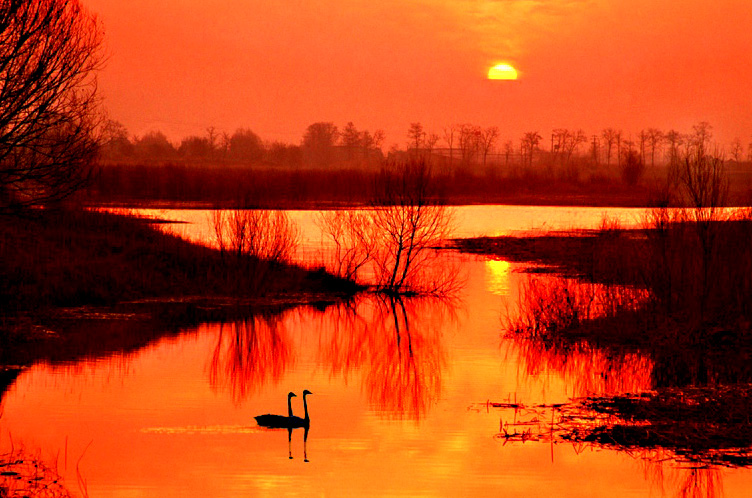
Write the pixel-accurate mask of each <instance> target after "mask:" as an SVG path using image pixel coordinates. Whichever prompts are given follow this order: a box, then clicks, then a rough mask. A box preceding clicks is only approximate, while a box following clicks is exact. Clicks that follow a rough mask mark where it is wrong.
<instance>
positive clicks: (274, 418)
mask: <svg viewBox="0 0 752 498" xmlns="http://www.w3.org/2000/svg"><path fill="white" fill-rule="evenodd" d="M306 392H307V391H305V392H304V393H303V404H305V393H306ZM293 397H297V395H296V394H295V393H293V392H291V393H288V394H287V416H284V415H273V414H270V413H267V414H266V415H258V416H256V417H253V418H255V419H256V423H257V424H258V425H260V426H262V427H270V428H273V429H284V428H289V427H303V426H302V425H291V424H292V421H293V419H296V420H303V419H301V418H300V417H296V416H294V415H293V414H292V398H293ZM307 419H308V409H307V408H306V420H307Z"/></svg>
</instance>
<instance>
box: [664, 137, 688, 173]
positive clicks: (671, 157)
mask: <svg viewBox="0 0 752 498" xmlns="http://www.w3.org/2000/svg"><path fill="white" fill-rule="evenodd" d="M664 139H665V141H666V143H668V162H669V164H670V165H675V164H676V163H677V162H678V160H679V147H681V145H682V143H683V142H684V137H683V135H682V134H681V133H679V132H678V131H676V130H669V131H667V132H666V134H665V135H664Z"/></svg>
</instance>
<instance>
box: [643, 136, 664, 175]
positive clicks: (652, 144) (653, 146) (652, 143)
mask: <svg viewBox="0 0 752 498" xmlns="http://www.w3.org/2000/svg"><path fill="white" fill-rule="evenodd" d="M665 140H666V137H665V135H664V134H663V132H662V131H661V130H658V129H656V128H648V130H647V145H648V147H649V148H650V167H651V168H652V167H653V166H655V152H656V150H658V151H660V148H661V145H662V144H663V142H664V141H665Z"/></svg>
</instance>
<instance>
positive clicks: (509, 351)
mask: <svg viewBox="0 0 752 498" xmlns="http://www.w3.org/2000/svg"><path fill="white" fill-rule="evenodd" d="M456 212H457V214H456V221H457V230H456V233H457V235H458V236H472V235H484V234H485V235H497V234H504V233H516V232H521V231H530V230H538V231H541V230H543V231H545V230H550V229H568V228H579V227H583V228H592V227H596V226H598V225H599V224H600V220H601V218H602V216H603V214H604V213H607V214H608V216H610V217H611V218H618V219H620V220H621V221H622V225H624V226H628V225H633V224H636V223H638V222H639V220H640V217H641V212H640V211H639V210H633V209H607V210H606V209H603V208H595V209H589V208H564V207H512V206H472V207H462V208H456ZM149 214H151V215H156V216H160V217H163V218H166V219H172V220H181V221H187V222H189V223H187V224H180V225H173V227H174V228H173V229H174V230H175V231H177V232H178V233H182V234H183V235H185V236H186V237H190V238H194V239H199V240H206V241H207V243H210V234H211V231H210V229H209V225H208V214H207V212H206V211H175V210H172V211H151V212H149ZM290 215H291V217H292V219H294V220H295V221H296V222H298V223H299V225H300V227H301V232H302V237H303V244H302V249H301V251H300V258H301V259H302V260H304V261H306V262H307V261H310V260H311V258H316V257H317V256H316V255H317V254H320V251H322V249H321V245H320V240H321V237H320V235H319V234H318V232H317V229H316V225H315V223H314V222H313V220H314V217H315V213H313V212H310V211H295V212H291V213H290ZM446 257H447V258H453V259H454V260H459V261H460V263H461V265H462V267H463V269H464V272H465V275H466V285H465V286H464V288H463V289H462V291H461V293H460V295H459V296H457V298H456V299H453V300H450V301H448V302H437V301H412V300H411V301H405V302H403V303H390V302H388V301H386V302H385V301H380V300H377V299H363V300H361V301H360V302H359V303H357V304H356V305H353V306H351V307H349V308H345V307H330V308H327V309H326V310H323V311H321V310H317V309H313V308H298V309H294V310H291V311H288V312H286V313H284V314H282V315H281V316H276V317H272V318H265V319H261V318H258V319H254V320H247V321H244V322H239V323H225V324H206V325H203V326H200V327H198V328H196V329H191V330H185V331H182V332H181V333H179V334H177V335H172V336H170V337H166V338H163V339H161V340H158V341H156V342H153V343H151V344H149V345H148V346H146V347H143V348H141V349H139V350H136V351H133V352H129V353H121V354H115V355H112V356H108V357H104V358H91V359H88V360H83V361H79V362H76V363H71V364H54V365H51V364H46V363H41V364H37V365H34V366H32V367H30V368H28V369H26V370H24V371H23V372H22V373H21V374H20V375H19V376H18V377H17V379H16V380H15V382H13V383H12V385H11V386H10V388H9V389H8V390H7V391H6V392H5V393H4V395H3V398H2V417H1V418H0V430H1V432H0V448H1V451H2V452H4V453H8V452H10V451H23V452H24V454H26V455H32V456H34V457H35V458H36V459H37V460H38V461H40V462H43V463H44V464H45V465H47V466H48V467H52V468H55V469H56V471H57V472H58V473H60V474H61V476H62V477H63V482H64V484H65V487H66V488H67V489H68V490H69V491H71V492H72V493H73V494H77V495H86V494H88V496H92V497H172V496H174V497H178V496H179V497H192V496H195V497H208V496H411V497H412V496H474V497H475V496H524V497H526V498H530V497H536V496H540V497H549V496H559V497H583V496H608V497H609V498H617V497H628V496H630V497H631V496H635V497H637V496H639V497H644V496H656V497H658V496H689V495H691V493H693V492H698V491H699V492H701V493H702V495H703V496H716V495H717V494H720V493H722V494H723V496H728V497H736V496H739V497H741V496H748V495H749V492H750V490H752V472H750V471H748V470H743V469H741V470H739V469H725V468H721V469H691V468H688V467H687V466H686V465H684V466H682V465H677V464H675V462H674V461H673V460H672V459H671V458H670V457H667V458H665V459H658V458H643V456H644V455H640V454H628V453H624V452H617V451H610V450H608V451H607V450H596V449H593V448H588V447H585V448H582V447H577V446H573V445H570V444H565V443H557V444H551V443H541V442H535V441H526V442H524V443H523V442H507V443H506V444H504V440H503V439H500V438H499V437H497V436H498V434H499V433H500V432H501V430H502V427H504V424H505V423H508V422H510V421H511V419H512V418H514V417H517V416H518V413H517V412H515V411H514V410H502V409H499V408H493V407H491V406H489V405H488V404H487V402H489V401H490V402H517V403H524V404H525V405H531V404H536V403H559V402H564V401H567V400H569V399H570V398H572V397H577V396H583V395H588V394H602V393H619V392H636V391H640V390H647V389H650V388H651V387H652V385H651V368H652V365H651V364H650V362H648V361H646V360H644V359H642V358H640V357H634V358H621V359H619V361H615V360H614V358H606V357H604V356H603V355H601V354H598V353H586V352H581V353H577V354H572V355H570V356H568V358H567V360H566V361H560V359H557V358H556V357H555V355H545V354H542V353H541V351H540V350H538V349H535V348H529V347H524V346H522V345H520V344H518V343H515V341H513V340H511V339H505V338H504V337H503V334H502V323H503V318H504V316H505V314H507V313H513V312H514V307H515V302H516V298H517V292H518V286H519V285H520V283H521V282H522V281H523V280H524V279H526V278H528V277H527V276H525V275H524V274H521V273H518V272H515V269H516V266H515V265H514V264H510V263H508V262H505V261H495V260H489V259H484V258H475V257H463V256H459V255H457V254H453V253H447V254H446ZM544 278H553V277H544ZM102 333H107V330H106V322H103V331H102ZM304 389H308V390H310V391H311V392H312V393H313V394H312V395H310V396H309V397H308V407H309V411H310V417H311V427H310V433H309V434H308V438H307V441H304V434H303V432H302V429H298V430H295V431H294V432H293V433H292V440H291V442H290V443H289V444H288V434H287V431H284V430H282V431H279V430H264V429H261V428H259V427H258V426H257V425H256V423H255V421H254V419H253V416H254V415H259V414H263V413H280V414H283V413H285V412H286V410H287V405H286V399H287V393H288V392H289V391H294V392H296V393H297V394H298V397H297V398H293V409H294V410H295V412H296V414H297V415H302V411H303V406H302V396H301V394H302V391H303V390H304ZM6 477H7V476H6ZM687 493H689V494H687ZM714 493H716V494H714ZM693 496H694V495H693Z"/></svg>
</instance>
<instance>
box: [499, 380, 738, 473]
mask: <svg viewBox="0 0 752 498" xmlns="http://www.w3.org/2000/svg"><path fill="white" fill-rule="evenodd" d="M489 406H493V407H499V408H502V409H507V410H508V409H514V410H515V417H514V418H513V422H507V423H506V424H504V426H503V427H502V432H501V433H499V434H498V435H497V438H498V439H502V440H504V441H523V442H524V441H544V442H550V441H562V442H568V443H571V444H574V445H576V446H577V447H578V448H580V449H582V447H583V446H595V447H604V448H610V449H616V450H618V451H623V452H627V453H630V454H638V455H640V456H642V457H643V458H646V459H656V460H657V459H661V460H665V459H667V457H670V458H672V459H674V460H676V461H678V462H682V463H690V464H693V465H713V466H728V467H749V466H752V425H750V423H749V422H750V419H749V417H750V416H749V413H750V409H751V408H752V386H750V385H749V384H737V385H726V386H711V387H707V386H706V387H682V388H670V389H660V390H657V391H652V392H646V393H641V394H623V395H616V396H606V397H599V396H596V397H587V398H582V399H575V400H572V401H570V402H568V403H562V404H558V405H535V406H529V407H526V406H524V405H521V404H514V405H513V406H512V405H509V404H504V403H493V404H490V405H489ZM667 453H669V455H667Z"/></svg>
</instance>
